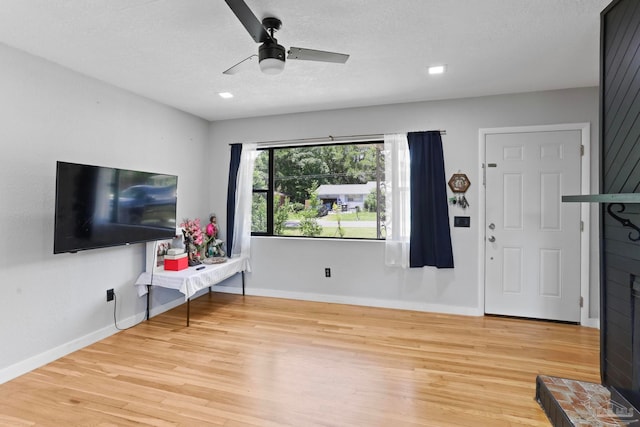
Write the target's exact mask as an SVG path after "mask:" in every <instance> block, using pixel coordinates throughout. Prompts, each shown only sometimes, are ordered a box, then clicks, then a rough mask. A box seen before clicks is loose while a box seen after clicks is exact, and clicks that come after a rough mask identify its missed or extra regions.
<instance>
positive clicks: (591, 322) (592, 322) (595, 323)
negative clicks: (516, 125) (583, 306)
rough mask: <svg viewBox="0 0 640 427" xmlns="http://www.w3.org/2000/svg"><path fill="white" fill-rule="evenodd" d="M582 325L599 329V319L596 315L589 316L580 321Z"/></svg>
mask: <svg viewBox="0 0 640 427" xmlns="http://www.w3.org/2000/svg"><path fill="white" fill-rule="evenodd" d="M580 324H581V325H582V326H586V327H587V328H596V329H600V319H598V318H597V317H589V318H588V319H587V320H586V321H584V322H581V323H580Z"/></svg>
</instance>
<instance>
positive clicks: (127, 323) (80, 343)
mask: <svg viewBox="0 0 640 427" xmlns="http://www.w3.org/2000/svg"><path fill="white" fill-rule="evenodd" d="M144 315H145V314H144V313H138V314H136V315H134V316H131V317H129V318H126V319H124V320H119V321H118V327H119V328H120V329H124V328H129V327H131V326H134V325H135V324H137V323H140V322H141V321H142V320H144ZM117 332H118V329H116V327H115V326H114V325H110V326H107V327H104V328H102V329H98V330H97V331H94V332H91V333H90V334H87V335H85V336H82V337H80V338H77V339H75V340H72V341H69V342H67V343H64V344H62V345H59V346H57V347H55V348H52V349H50V350H47V351H45V352H43V353H40V354H37V355H35V356H32V357H30V358H28V359H25V360H21V361H20V362H18V363H15V364H13V365H10V366H7V367H6V368H3V369H0V384H3V383H6V382H7V381H10V380H12V379H14V378H17V377H19V376H20V375H24V374H26V373H27V372H30V371H32V370H34V369H37V368H39V367H41V366H44V365H46V364H47V363H51V362H53V361H54V360H57V359H59V358H61V357H63V356H66V355H67V354H70V353H73V352H74V351H77V350H80V349H82V348H84V347H86V346H88V345H91V344H93V343H96V342H98V341H100V340H102V339H105V338H107V337H109V336H111V335H113V334H115V333H117Z"/></svg>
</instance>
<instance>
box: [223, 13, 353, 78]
mask: <svg viewBox="0 0 640 427" xmlns="http://www.w3.org/2000/svg"><path fill="white" fill-rule="evenodd" d="M225 1H226V3H227V5H228V6H229V7H230V8H231V10H232V11H233V13H234V14H235V15H236V17H237V18H238V19H239V20H240V22H241V23H242V25H244V28H246V29H247V31H248V32H249V34H250V35H251V37H253V40H255V41H256V43H262V44H261V45H260V48H259V49H258V55H251V56H250V57H248V58H246V59H243V60H242V61H240V62H238V63H237V64H235V65H234V66H233V67H231V68H229V69H227V70H225V71H224V72H223V74H235V73H237V72H238V71H240V69H241V68H243V66H244V65H245V64H246V63H249V62H252V61H254V60H255V59H256V58H258V62H259V64H260V69H261V70H262V72H263V73H266V74H278V73H280V72H282V70H284V62H285V48H284V47H283V46H282V45H280V44H278V40H276V39H275V38H274V37H273V33H274V32H276V31H277V30H279V29H280V26H281V25H282V22H281V21H280V20H279V19H278V18H274V17H267V18H264V19H263V20H262V22H260V21H259V20H258V18H256V16H255V15H254V14H253V12H251V9H249V6H247V4H246V3H245V2H244V0H225ZM287 59H301V60H305V61H320V62H335V63H340V64H344V63H345V62H347V59H349V55H345V54H344V53H335V52H327V51H324V50H314V49H305V48H301V47H291V48H289V51H288V56H287Z"/></svg>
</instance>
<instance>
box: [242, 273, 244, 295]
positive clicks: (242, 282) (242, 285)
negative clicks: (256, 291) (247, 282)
mask: <svg viewBox="0 0 640 427" xmlns="http://www.w3.org/2000/svg"><path fill="white" fill-rule="evenodd" d="M242 295H244V271H243V272H242Z"/></svg>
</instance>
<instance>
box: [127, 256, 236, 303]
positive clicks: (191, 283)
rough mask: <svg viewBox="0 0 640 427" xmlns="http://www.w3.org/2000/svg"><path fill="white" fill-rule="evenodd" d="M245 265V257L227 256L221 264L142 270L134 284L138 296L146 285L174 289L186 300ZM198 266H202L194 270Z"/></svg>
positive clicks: (144, 290)
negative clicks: (170, 269)
mask: <svg viewBox="0 0 640 427" xmlns="http://www.w3.org/2000/svg"><path fill="white" fill-rule="evenodd" d="M247 266H248V260H247V259H246V258H229V259H227V262H225V263H222V264H210V265H205V264H202V265H199V266H195V267H189V268H187V269H184V270H181V271H165V270H158V271H154V272H153V274H152V273H150V272H144V273H142V274H141V275H140V276H138V280H136V283H135V286H136V287H137V288H138V295H139V296H143V295H145V294H146V293H147V286H148V285H153V286H160V287H162V288H169V289H176V290H178V291H180V292H182V293H183V294H184V299H185V301H186V300H188V299H189V298H191V297H192V296H193V295H194V294H195V293H196V292H198V291H199V290H201V289H204V288H207V287H209V286H213V285H216V284H218V283H220V282H222V281H223V280H225V279H228V278H229V277H231V276H233V275H234V274H236V273H239V272H241V271H245V270H247V269H248V268H247ZM198 267H204V268H203V269H202V270H196V268H198Z"/></svg>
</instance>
